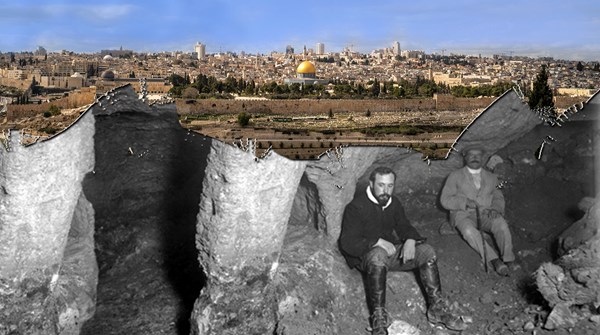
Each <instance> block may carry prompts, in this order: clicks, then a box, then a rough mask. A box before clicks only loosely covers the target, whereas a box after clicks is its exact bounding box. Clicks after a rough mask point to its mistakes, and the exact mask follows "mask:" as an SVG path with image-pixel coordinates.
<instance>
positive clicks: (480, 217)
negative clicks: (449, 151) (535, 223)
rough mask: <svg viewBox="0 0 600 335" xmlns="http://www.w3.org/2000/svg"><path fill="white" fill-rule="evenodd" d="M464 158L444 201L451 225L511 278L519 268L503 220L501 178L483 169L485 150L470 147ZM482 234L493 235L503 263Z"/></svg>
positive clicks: (452, 175)
mask: <svg viewBox="0 0 600 335" xmlns="http://www.w3.org/2000/svg"><path fill="white" fill-rule="evenodd" d="M463 155H464V160H465V166H464V167H462V168H460V169H458V170H456V171H453V172H452V173H450V175H449V176H448V179H447V180H446V183H445V184H444V188H443V189H442V194H441V199H440V201H441V203H442V206H444V208H446V209H447V210H449V211H450V224H451V225H452V226H453V227H456V228H457V229H458V231H459V232H460V233H461V235H462V237H463V238H464V239H465V240H466V241H467V243H468V244H469V245H470V246H471V247H472V248H473V249H475V250H476V251H477V252H478V253H479V254H480V255H481V257H482V258H484V259H485V261H487V262H490V263H491V264H492V266H493V267H494V269H495V270H496V272H497V273H498V274H500V275H502V276H508V275H509V269H510V270H516V269H517V268H518V267H519V266H518V264H517V263H516V262H515V255H514V253H513V246H512V238H511V234H510V230H509V229H508V224H507V223H506V221H505V220H504V217H503V215H504V196H503V195H502V192H501V191H500V190H499V189H498V188H497V187H496V186H497V185H498V178H497V177H496V175H495V174H493V173H491V172H489V171H487V170H486V169H483V168H482V166H483V163H484V150H483V149H482V148H481V147H468V148H466V149H465V150H464V153H463ZM478 212H479V214H478ZM479 229H481V230H479ZM482 231H483V232H486V233H491V234H492V236H493V238H494V240H495V241H496V243H497V244H498V246H499V248H500V254H501V256H502V259H500V258H499V257H498V254H497V253H496V250H494V248H492V247H491V246H490V245H489V244H488V243H487V241H485V239H483V238H482V235H481V232H482ZM484 245H485V248H486V249H485V253H484V249H483V248H484V247H483V246H484ZM484 256H485V257H484ZM486 258H487V259H486ZM507 265H508V266H507ZM486 266H487V265H486Z"/></svg>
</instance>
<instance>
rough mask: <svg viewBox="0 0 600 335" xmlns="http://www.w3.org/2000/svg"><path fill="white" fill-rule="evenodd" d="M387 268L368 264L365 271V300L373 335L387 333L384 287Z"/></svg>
mask: <svg viewBox="0 0 600 335" xmlns="http://www.w3.org/2000/svg"><path fill="white" fill-rule="evenodd" d="M386 277H387V269H386V268H385V267H384V266H369V268H368V271H367V277H366V281H367V285H366V286H367V302H368V305H369V308H370V311H371V328H372V329H373V331H372V334H373V335H387V334H388V331H387V327H389V318H388V314H387V311H386V310H385V288H386Z"/></svg>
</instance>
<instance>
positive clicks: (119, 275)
mask: <svg viewBox="0 0 600 335" xmlns="http://www.w3.org/2000/svg"><path fill="white" fill-rule="evenodd" d="M210 143H211V141H210V139H207V138H205V137H203V136H200V135H198V134H195V133H192V132H188V131H186V130H184V129H182V128H181V127H180V126H179V123H178V121H177V115H176V114H174V113H172V112H154V113H140V112H137V111H131V112H128V111H123V112H118V113H113V114H109V115H96V134H95V136H94V147H95V155H96V157H95V158H96V159H95V161H96V164H95V167H94V170H93V171H92V172H90V173H88V174H87V175H86V178H85V180H84V181H83V191H84V193H85V195H86V197H87V199H88V200H89V201H90V202H91V204H92V205H93V207H94V210H95V218H96V228H95V243H96V256H97V259H98V264H99V269H100V272H99V280H98V298H97V310H96V313H95V316H94V318H93V319H92V320H90V321H88V322H87V323H86V324H85V326H84V327H83V331H82V334H100V333H103V334H107V331H108V333H110V331H113V332H114V333H115V334H116V333H119V334H121V333H130V334H134V333H138V334H139V333H159V331H164V330H167V329H168V330H169V332H170V333H178V334H187V333H188V332H189V322H188V317H189V315H190V313H191V310H192V307H193V303H194V300H195V299H196V298H197V297H198V295H199V292H200V289H201V288H202V287H203V285H204V278H203V275H202V270H201V268H200V266H199V264H198V258H197V255H198V252H197V249H196V244H195V232H196V216H197V214H198V204H199V198H200V194H201V191H202V181H203V179H204V169H205V167H206V158H207V154H208V152H209V150H210Z"/></svg>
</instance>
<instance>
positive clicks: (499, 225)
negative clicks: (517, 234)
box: [492, 217, 510, 234]
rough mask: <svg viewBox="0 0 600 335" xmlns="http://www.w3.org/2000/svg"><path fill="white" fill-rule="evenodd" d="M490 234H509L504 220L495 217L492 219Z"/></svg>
mask: <svg viewBox="0 0 600 335" xmlns="http://www.w3.org/2000/svg"><path fill="white" fill-rule="evenodd" d="M492 232H493V233H505V234H510V230H509V228H508V223H506V220H504V218H503V217H497V218H495V219H494V221H493V223H492Z"/></svg>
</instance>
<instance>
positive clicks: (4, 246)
mask: <svg viewBox="0 0 600 335" xmlns="http://www.w3.org/2000/svg"><path fill="white" fill-rule="evenodd" d="M19 139H20V134H19V132H17V131H13V132H11V134H10V138H9V139H8V141H7V142H6V145H5V146H3V147H2V148H0V186H1V192H0V209H1V210H0V285H1V288H0V304H1V305H2V310H3V313H2V315H0V324H1V325H2V326H1V327H4V328H5V329H0V333H4V332H5V331H17V332H19V333H23V334H34V333H40V332H42V333H45V334H53V333H54V332H62V333H63V334H76V333H78V332H79V328H78V327H79V325H81V323H82V322H83V321H85V320H86V319H87V318H89V317H90V316H91V314H92V313H93V309H94V304H95V302H94V301H93V300H94V299H93V298H90V297H94V296H95V290H96V280H97V270H96V267H97V266H96V261H95V258H94V257H93V254H94V243H93V238H92V237H91V235H90V234H93V215H92V216H91V217H90V216H89V215H88V216H85V215H84V217H85V218H82V217H81V216H80V215H74V213H75V212H79V211H81V210H83V211H85V209H84V208H85V207H87V205H86V203H87V202H86V200H85V197H84V196H83V195H82V187H81V182H82V180H83V178H84V176H85V174H86V173H88V172H90V171H91V170H92V169H93V166H94V117H93V116H92V114H91V113H86V114H84V115H82V116H81V117H80V118H79V119H78V121H76V122H75V123H74V124H73V125H72V126H71V127H70V128H68V129H66V130H65V131H64V132H63V133H61V134H60V135H59V136H56V137H54V138H52V139H49V140H46V141H44V142H39V143H36V144H33V145H30V146H26V147H25V146H22V145H21V144H20V143H19ZM73 223H75V225H77V228H76V229H72V226H73ZM70 231H71V233H72V234H71V235H70V234H69V232H70ZM75 244H77V245H79V246H80V252H81V255H80V256H74V255H73V254H72V253H71V250H73V249H72V248H71V246H72V245H75ZM65 250H68V251H67V252H65ZM74 257H81V259H82V260H83V261H82V262H72V261H73V259H74ZM65 259H67V261H66V263H67V264H65ZM69 282H72V283H79V284H78V285H75V286H71V285H69V284H67V283H69Z"/></svg>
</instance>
